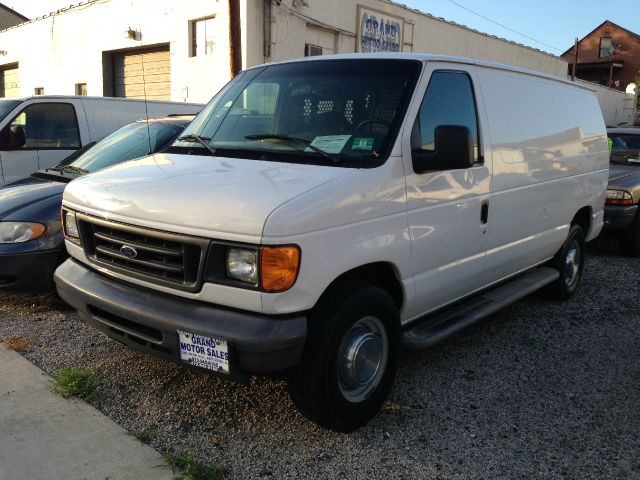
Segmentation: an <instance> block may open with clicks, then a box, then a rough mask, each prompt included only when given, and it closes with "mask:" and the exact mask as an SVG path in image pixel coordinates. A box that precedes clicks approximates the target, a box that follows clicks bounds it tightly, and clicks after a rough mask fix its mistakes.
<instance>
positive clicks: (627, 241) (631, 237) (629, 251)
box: [620, 215, 640, 257]
mask: <svg viewBox="0 0 640 480" xmlns="http://www.w3.org/2000/svg"><path fill="white" fill-rule="evenodd" d="M620 246H621V247H622V253H624V254H625V255H628V256H630V257H638V256H640V217H638V215H636V218H635V219H634V220H633V223H632V224H631V225H630V226H629V228H628V229H627V230H626V231H625V232H624V233H623V234H622V236H621V237H620Z"/></svg>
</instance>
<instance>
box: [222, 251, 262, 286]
mask: <svg viewBox="0 0 640 480" xmlns="http://www.w3.org/2000/svg"><path fill="white" fill-rule="evenodd" d="M227 276H228V277H229V278H233V279H234V280H240V281H242V282H246V283H252V284H254V285H255V284H257V283H258V252H257V251H256V250H248V249H244V248H230V249H229V250H227Z"/></svg>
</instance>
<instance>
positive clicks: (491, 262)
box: [478, 67, 608, 281]
mask: <svg viewBox="0 0 640 480" xmlns="http://www.w3.org/2000/svg"><path fill="white" fill-rule="evenodd" d="M478 76H479V78H480V80H481V81H480V83H481V86H482V91H483V96H484V100H485V106H486V110H487V115H488V117H489V122H490V135H491V143H492V152H491V155H492V157H493V181H492V187H493V189H492V196H491V201H490V209H489V232H488V235H489V245H488V250H487V258H486V261H487V263H486V268H487V271H489V272H491V274H492V276H493V277H494V278H493V281H496V280H499V279H501V278H504V277H506V276H508V275H510V274H512V273H514V272H516V271H518V270H520V269H522V268H526V267H528V266H531V265H533V264H536V263H539V262H541V261H544V260H546V259H548V258H550V257H552V256H553V255H554V253H555V252H556V251H557V250H558V249H559V248H560V246H561V245H562V242H563V241H564V239H565V238H566V234H567V231H568V226H569V224H570V222H571V220H572V219H573V217H574V215H575V214H576V212H577V211H578V210H580V209H581V208H583V207H585V206H588V207H591V211H592V213H593V223H594V225H593V227H592V229H591V230H592V231H591V237H593V236H594V235H597V233H598V232H599V230H600V228H601V221H602V211H603V206H604V199H605V195H606V184H607V177H608V147H607V137H606V129H605V125H604V121H603V119H602V113H601V111H600V108H599V106H598V102H597V100H596V97H595V95H594V94H593V93H592V92H590V91H588V90H586V89H582V88H578V87H574V86H572V85H570V84H567V83H565V82H561V81H554V80H551V79H546V78H540V77H536V76H534V75H527V74H523V73H518V72H509V71H504V70H497V69H491V68H486V67H479V68H478ZM587 233H589V232H585V234H587Z"/></svg>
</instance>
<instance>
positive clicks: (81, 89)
mask: <svg viewBox="0 0 640 480" xmlns="http://www.w3.org/2000/svg"><path fill="white" fill-rule="evenodd" d="M76 95H80V96H82V97H86V96H87V84H86V83H76Z"/></svg>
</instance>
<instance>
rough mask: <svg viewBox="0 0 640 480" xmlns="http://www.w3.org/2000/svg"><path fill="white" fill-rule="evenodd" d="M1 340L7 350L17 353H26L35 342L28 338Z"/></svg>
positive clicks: (5, 338)
mask: <svg viewBox="0 0 640 480" xmlns="http://www.w3.org/2000/svg"><path fill="white" fill-rule="evenodd" d="M0 340H2V343H4V344H5V345H6V346H7V348H9V349H11V350H15V351H16V352H24V351H25V350H26V349H27V348H28V347H29V345H31V343H33V340H31V339H30V338H28V337H2V338H0Z"/></svg>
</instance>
